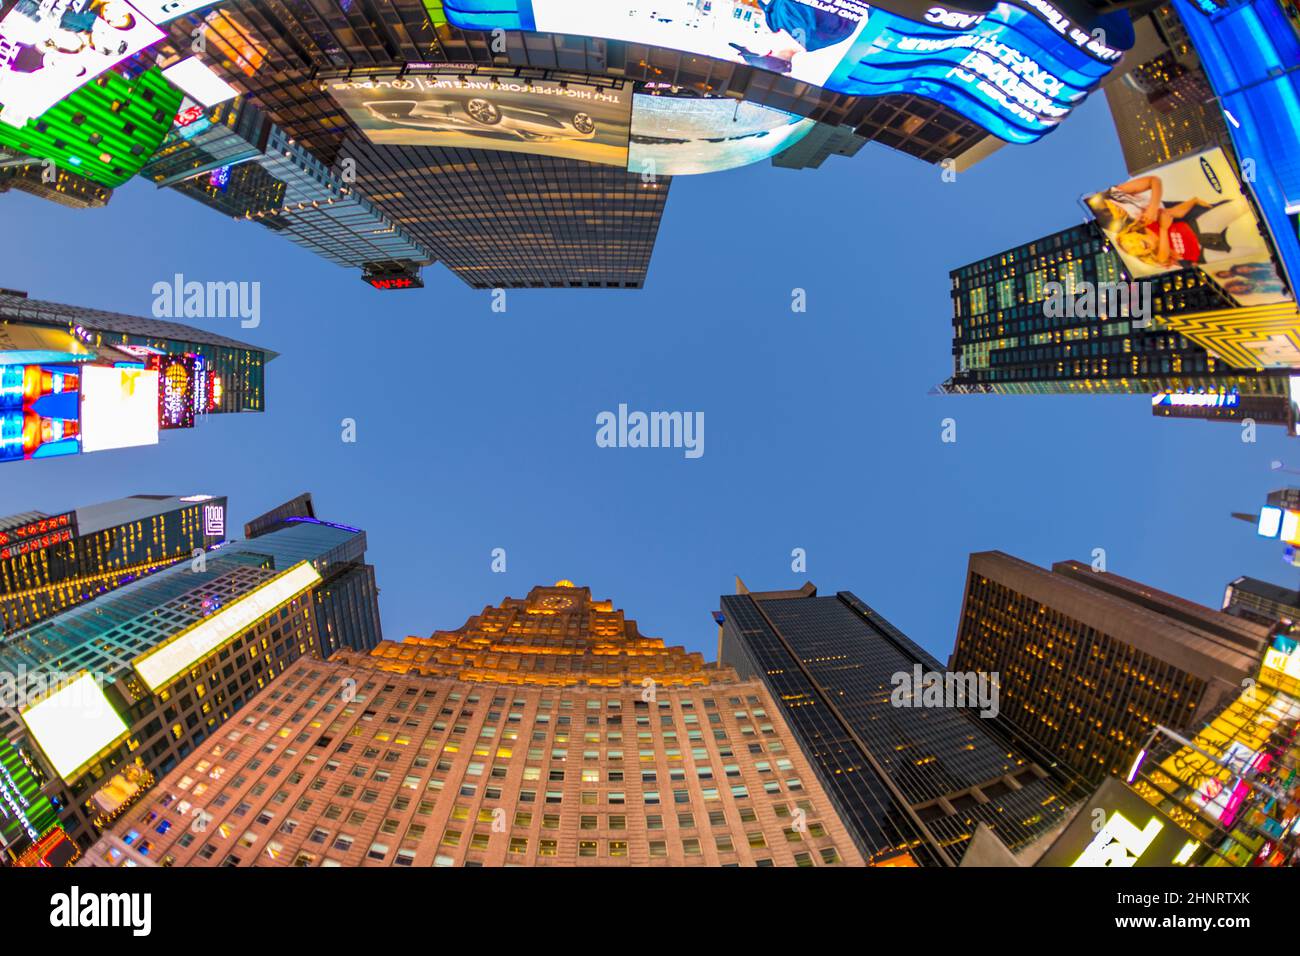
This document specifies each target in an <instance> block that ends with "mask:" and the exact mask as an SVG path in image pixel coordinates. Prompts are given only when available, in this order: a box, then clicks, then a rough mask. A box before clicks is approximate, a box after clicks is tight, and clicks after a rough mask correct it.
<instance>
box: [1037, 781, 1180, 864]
mask: <svg viewBox="0 0 1300 956" xmlns="http://www.w3.org/2000/svg"><path fill="white" fill-rule="evenodd" d="M1098 810H1100V811H1101V813H1100V814H1099V813H1097V811H1098ZM1099 824H1100V825H1099ZM1197 848H1198V843H1197V841H1196V840H1194V839H1193V838H1192V837H1191V835H1190V834H1188V833H1187V832H1185V831H1184V830H1182V829H1181V828H1180V827H1179V826H1178V825H1177V824H1175V823H1174V822H1173V820H1171V819H1170V818H1169V817H1167V816H1165V815H1164V814H1163V813H1161V812H1160V811H1159V810H1158V809H1156V808H1155V807H1153V806H1151V805H1150V804H1149V803H1147V802H1146V801H1145V800H1143V799H1142V798H1141V797H1140V796H1138V795H1137V793H1135V792H1134V791H1132V790H1130V789H1129V788H1128V787H1127V786H1125V785H1124V783H1123V782H1122V781H1120V780H1118V779H1115V778H1113V777H1112V778H1110V779H1109V780H1106V781H1105V782H1104V783H1102V785H1101V786H1100V787H1099V788H1098V789H1097V792H1096V793H1094V794H1093V795H1092V796H1091V797H1090V798H1089V799H1088V800H1085V801H1084V802H1083V805H1082V807H1080V809H1079V811H1078V813H1076V814H1075V816H1074V819H1073V820H1072V821H1071V822H1070V824H1069V826H1067V827H1066V828H1065V830H1064V831H1063V832H1062V833H1061V836H1060V837H1058V838H1057V840H1056V841H1055V842H1054V843H1053V844H1052V845H1051V846H1050V847H1049V848H1048V850H1047V852H1046V853H1044V854H1043V856H1042V857H1041V858H1040V859H1039V860H1038V862H1037V864H1036V865H1037V866H1077V867H1094V866H1116V867H1133V866H1142V867H1147V866H1178V865H1181V864H1183V863H1185V862H1187V861H1188V860H1189V859H1190V858H1191V856H1192V854H1193V853H1194V852H1195V851H1196V849H1197Z"/></svg>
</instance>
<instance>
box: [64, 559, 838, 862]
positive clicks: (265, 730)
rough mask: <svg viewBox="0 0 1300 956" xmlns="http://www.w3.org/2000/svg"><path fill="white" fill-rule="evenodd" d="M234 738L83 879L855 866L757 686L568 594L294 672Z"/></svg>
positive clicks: (142, 815)
mask: <svg viewBox="0 0 1300 956" xmlns="http://www.w3.org/2000/svg"><path fill="white" fill-rule="evenodd" d="M223 729H224V730H226V731H228V732H227V733H223V734H222V735H220V737H219V738H214V740H213V742H212V743H213V746H212V747H211V748H210V749H208V748H205V749H204V750H203V751H202V752H196V753H195V754H194V755H193V757H192V759H190V760H187V761H185V762H183V763H182V764H181V765H180V766H179V767H177V768H176V770H175V771H174V772H173V773H172V774H170V775H168V776H167V777H166V778H165V779H163V780H162V781H160V782H159V784H158V785H157V786H156V787H155V788H154V789H153V791H152V792H151V793H150V795H149V799H148V800H146V801H144V802H142V803H141V804H140V805H139V807H138V808H137V809H136V810H135V811H134V812H132V813H131V814H128V815H127V816H126V817H124V818H123V819H122V820H121V821H120V823H119V824H118V825H116V826H114V827H113V829H112V830H111V831H110V832H109V833H107V834H105V836H104V838H103V839H102V840H100V842H99V843H98V844H97V845H96V846H95V847H94V848H93V849H91V850H90V851H89V852H88V854H87V855H86V857H85V858H84V862H85V865H90V866H106V865H122V864H124V863H134V864H150V863H154V864H161V865H164V866H172V865H175V866H195V865H203V866H222V865H224V866H254V865H256V866H500V865H536V866H548V865H550V866H554V865H560V866H690V865H697V866H792V865H800V866H836V865H853V864H860V863H861V862H862V859H861V857H860V856H859V854H858V853H857V850H856V849H855V848H854V846H853V841H852V840H851V839H850V838H849V836H848V833H847V831H846V830H845V828H844V827H843V825H842V824H841V823H840V821H839V819H838V817H837V816H836V814H835V812H834V810H833V808H832V806H831V803H830V801H829V799H828V798H827V796H826V794H825V793H824V791H823V790H822V788H821V787H820V785H819V784H818V782H817V779H816V775H815V774H814V773H813V772H812V770H811V768H810V767H809V765H808V763H807V761H806V760H805V759H804V757H803V755H802V754H801V753H800V751H799V748H798V746H796V745H795V744H794V741H793V738H792V737H791V735H790V733H789V731H788V729H787V727H786V725H785V724H784V722H783V720H782V718H781V715H780V713H779V711H778V710H777V709H776V708H775V706H774V705H773V703H772V701H771V698H770V697H769V695H768V694H767V692H766V690H765V689H764V687H763V685H762V684H761V683H760V682H757V681H752V680H742V679H739V678H738V677H737V675H736V674H735V673H734V672H731V671H730V670H729V669H727V668H725V667H719V666H717V665H710V664H706V663H705V662H704V660H703V658H702V656H701V655H699V654H690V653H687V652H685V651H684V650H683V649H682V648H679V647H667V646H665V645H664V642H663V641H661V640H658V639H655V638H650V637H646V636H644V635H642V634H641V633H640V632H639V630H638V628H637V626H636V622H635V621H631V620H628V619H626V618H625V617H624V616H623V613H622V612H621V611H618V610H615V609H614V607H613V605H612V604H611V603H610V602H608V601H595V600H593V599H592V597H591V593H590V590H589V589H587V588H582V587H575V586H574V585H573V584H572V583H570V582H567V581H561V582H558V583H557V584H556V585H555V586H554V587H537V588H533V589H532V591H530V592H529V594H528V597H527V598H525V599H515V598H507V599H506V600H505V601H504V602H502V603H501V604H500V605H499V606H497V607H487V608H485V609H484V610H483V612H482V614H478V615H475V616H474V617H471V618H470V619H469V621H468V622H467V623H466V624H465V625H464V626H463V627H461V628H458V629H456V630H452V631H437V632H435V633H434V634H433V635H432V636H430V637H428V638H414V637H412V638H407V639H406V640H405V641H403V642H400V643H398V642H384V643H383V644H381V645H380V646H379V647H378V648H376V649H375V650H374V651H373V652H372V653H371V654H370V655H361V654H357V653H354V652H351V651H346V652H342V653H340V654H338V655H336V656H335V657H334V658H333V659H331V660H330V661H329V662H325V663H322V662H317V661H311V662H308V661H306V660H303V661H300V662H298V664H296V665H294V666H293V667H291V668H290V669H289V671H288V672H287V673H286V674H285V675H284V676H283V677H282V678H281V679H280V680H277V681H276V682H275V683H274V684H272V685H271V686H270V687H268V688H267V689H266V690H265V691H264V692H263V693H262V694H261V695H259V697H258V698H257V699H256V700H255V701H254V702H253V703H252V705H251V706H250V707H249V708H248V710H247V712H246V715H245V716H243V717H241V718H239V719H238V720H235V721H232V722H231V723H230V724H228V725H227V726H226V728H223ZM214 781H220V783H216V782H214ZM196 822H197V824H198V825H196Z"/></svg>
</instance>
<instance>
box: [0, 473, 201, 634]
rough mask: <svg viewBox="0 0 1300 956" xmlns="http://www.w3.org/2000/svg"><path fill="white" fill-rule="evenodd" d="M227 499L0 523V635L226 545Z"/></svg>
mask: <svg viewBox="0 0 1300 956" xmlns="http://www.w3.org/2000/svg"><path fill="white" fill-rule="evenodd" d="M225 512H226V499H225V498H224V497H213V496H212V495H188V496H186V497H183V498H178V497H176V496H173V495H132V496H130V497H128V498H119V499H117V500H116V501H106V502H103V503H102V504H97V505H89V506H86V507H81V508H76V509H74V510H72V511H66V512H60V513H58V514H45V513H44V512H38V511H29V512H24V513H22V514H17V515H12V516H10V517H8V518H0V629H2V630H3V633H5V634H10V633H12V632H14V631H16V630H18V629H20V628H24V627H28V626H30V625H32V624H35V623H37V622H38V621H42V620H44V619H45V618H47V617H49V616H51V615H53V614H57V613H58V612H60V611H64V610H67V609H68V608H71V607H75V606H76V605H78V604H81V603H83V602H85V601H89V600H92V599H94V598H96V597H99V596H100V595H102V594H107V593H108V592H109V591H112V590H114V589H116V588H118V587H121V586H122V585H124V584H128V583H130V582H131V581H134V580H137V579H138V578H141V577H144V576H145V575H147V574H152V573H154V572H155V571H158V570H161V569H162V568H166V567H170V566H171V565H173V564H175V563H176V562H178V561H182V560H188V559H189V558H190V557H191V556H192V553H193V551H194V549H196V548H198V549H200V550H202V549H206V548H212V547H216V546H217V545H219V544H221V543H222V542H224V541H225V537H226V535H225Z"/></svg>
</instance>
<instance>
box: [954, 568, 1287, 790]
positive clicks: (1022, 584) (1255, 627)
mask: <svg viewBox="0 0 1300 956" xmlns="http://www.w3.org/2000/svg"><path fill="white" fill-rule="evenodd" d="M1269 635H1270V632H1269V628H1267V627H1263V626H1261V625H1259V624H1255V623H1252V622H1249V621H1245V620H1241V619H1239V618H1236V617H1231V616H1229V615H1227V614H1224V613H1222V612H1221V611H1215V610H1212V609H1210V608H1207V607H1202V606H1201V605H1199V604H1195V603H1193V602H1192V601H1187V600H1184V599H1182V598H1178V597H1175V596H1173V595H1171V594H1165V593H1164V592H1162V591H1157V590H1156V589H1154V588H1150V587H1147V586H1145V585H1142V584H1139V583H1137V582H1136V581H1131V580H1129V579H1128V578H1124V577H1120V576H1119V575H1116V574H1112V573H1110V572H1106V571H1094V570H1092V568H1091V567H1090V566H1088V565H1086V564H1081V563H1080V562H1078V561H1062V562H1059V563H1057V564H1054V565H1053V566H1052V569H1051V571H1045V570H1043V569H1042V568H1039V567H1036V566H1034V565H1032V564H1029V563H1028V562H1025V561H1021V560H1019V559H1018V558H1014V557H1011V556H1009V555H1006V554H1002V553H1001V552H997V551H987V552H980V553H978V554H973V555H971V558H970V566H969V570H968V572H967V576H966V593H965V599H964V601H963V604H962V612H961V622H960V624H959V626H958V631H957V644H956V647H955V648H954V650H953V654H952V661H951V666H952V668H953V669H954V670H959V671H960V670H966V669H978V670H981V671H991V672H996V673H997V674H999V675H1000V685H1001V712H1000V714H999V715H998V718H997V720H998V722H999V723H1002V724H1004V725H1005V726H1006V727H1008V728H1009V729H1010V730H1011V731H1012V732H1013V733H1015V734H1017V735H1019V736H1020V737H1021V738H1023V739H1025V740H1029V741H1032V742H1034V743H1035V744H1036V745H1037V746H1038V747H1039V748H1041V749H1042V750H1044V751H1046V752H1047V753H1050V754H1051V755H1052V756H1054V757H1055V758H1056V759H1058V760H1060V761H1061V762H1062V763H1064V764H1066V765H1068V766H1069V767H1071V768H1072V769H1073V770H1075V771H1076V772H1077V773H1078V774H1080V775H1081V776H1083V777H1084V778H1086V779H1087V780H1089V781H1090V782H1092V783H1098V782H1100V781H1101V780H1102V779H1103V778H1104V777H1107V776H1111V775H1115V774H1121V775H1122V774H1125V773H1127V772H1128V769H1129V766H1130V765H1131V764H1132V762H1133V758H1134V757H1135V756H1136V755H1137V753H1138V751H1139V749H1140V748H1141V747H1142V744H1143V740H1144V739H1145V738H1146V737H1147V736H1148V735H1149V734H1150V732H1151V731H1152V729H1153V728H1154V727H1155V726H1157V725H1163V726H1166V727H1169V728H1170V729H1173V730H1178V731H1181V730H1186V729H1188V728H1192V727H1196V726H1199V724H1200V723H1201V722H1203V721H1204V720H1206V719H1207V716H1208V715H1210V714H1213V713H1215V712H1216V711H1217V709H1218V708H1221V707H1222V706H1224V705H1225V704H1226V703H1227V702H1228V701H1229V700H1231V699H1232V697H1233V696H1235V694H1236V693H1237V692H1238V691H1239V690H1240V689H1241V686H1242V680H1244V679H1245V678H1247V677H1250V676H1252V675H1253V674H1254V673H1255V670H1256V669H1257V667H1258V666H1259V661H1260V659H1261V657H1262V656H1263V654H1264V651H1265V649H1266V648H1267V646H1268V642H1269Z"/></svg>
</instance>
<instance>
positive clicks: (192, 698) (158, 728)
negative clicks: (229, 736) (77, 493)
mask: <svg viewBox="0 0 1300 956" xmlns="http://www.w3.org/2000/svg"><path fill="white" fill-rule="evenodd" d="M364 555H365V534H364V532H361V531H357V530H355V529H345V528H343V527H342V526H338V525H328V524H325V523H323V522H320V523H298V524H292V525H289V526H286V527H283V528H280V529H278V530H276V531H273V532H269V533H267V534H265V535H263V536H261V537H259V538H257V539H256V540H254V541H245V542H236V543H233V544H226V545H223V546H220V547H216V548H213V549H212V550H211V551H208V552H201V553H200V554H199V555H196V556H195V557H193V558H191V559H190V560H189V561H186V562H184V563H183V564H181V565H180V566H176V567H172V568H168V569H166V570H163V571H159V572H158V573H156V574H154V575H151V576H150V577H148V578H145V579H143V580H138V581H135V582H133V583H131V584H128V585H126V586H124V587H120V588H118V589H117V590H116V591H114V592H113V593H111V594H108V595H105V596H104V597H102V598H99V599H97V600H95V601H91V602H89V603H86V604H83V605H81V606H78V607H74V608H72V609H70V610H67V611H63V612H62V613H60V614H57V615H54V616H53V617H50V618H48V619H47V620H45V621H43V622H41V623H40V624H37V625H35V626H34V627H30V628H27V629H25V630H23V631H20V632H18V633H16V634H15V635H13V636H12V637H11V638H10V639H9V640H7V641H6V643H5V645H4V647H3V648H0V674H3V675H4V679H3V684H2V685H0V691H2V692H3V699H2V700H0V705H3V706H0V737H2V738H3V739H4V740H7V741H8V742H9V743H10V745H11V746H13V747H14V748H15V749H16V750H17V751H18V752H19V755H20V757H21V758H22V760H23V761H24V763H25V765H27V766H29V767H30V768H31V770H32V773H33V774H34V775H35V776H36V777H37V779H38V780H39V781H40V783H41V792H42V793H43V794H44V795H45V796H46V797H48V798H49V799H50V801H51V802H52V804H53V805H54V806H55V807H56V808H57V809H58V811H59V816H60V819H61V823H62V826H63V827H64V828H65V829H66V830H67V832H68V833H69V834H70V835H71V836H72V837H73V838H74V839H75V840H76V841H77V842H78V843H79V844H81V845H82V846H86V845H89V843H90V842H92V841H93V840H94V839H95V838H96V836H97V835H98V833H99V831H100V830H101V829H103V828H104V827H105V826H106V825H107V824H108V823H109V822H110V821H111V820H113V819H114V818H115V817H116V816H117V815H118V814H120V813H121V812H122V811H124V810H125V809H126V808H127V807H128V806H130V804H131V803H132V802H133V801H135V800H136V799H138V798H139V797H140V795H141V794H142V793H143V792H144V791H145V790H146V789H147V788H148V787H149V786H150V784H152V782H153V781H154V779H156V777H157V776H160V775H162V774H164V773H166V772H167V771H168V770H170V769H171V768H172V767H173V766H175V765H176V763H177V761H178V760H180V759H181V758H183V757H184V756H185V755H187V754H189V753H191V752H192V751H193V750H194V748H195V747H197V746H199V745H200V743H201V742H202V741H204V740H207V739H209V738H211V737H214V735H216V734H217V733H218V732H219V731H220V729H221V726H222V724H223V723H224V722H225V721H227V720H228V719H229V718H230V717H231V716H232V715H233V714H235V713H237V712H238V711H239V710H240V709H241V708H242V707H244V705H246V704H247V702H248V701H249V700H250V699H251V698H252V697H253V696H255V695H256V694H257V693H258V691H259V690H260V689H261V688H263V687H265V686H266V685H267V683H268V682H269V681H270V680H271V679H272V678H274V677H275V676H276V675H277V674H280V673H281V672H283V671H284V669H285V668H286V667H288V666H289V665H290V664H292V662H293V661H295V660H296V659H298V658H299V657H301V656H304V655H310V656H317V657H319V656H322V652H323V651H326V650H329V651H332V650H333V649H334V648H336V647H338V646H351V647H355V648H357V649H358V650H365V649H367V646H368V644H369V642H370V641H371V639H372V638H375V639H377V637H378V635H377V634H375V635H372V634H368V633H367V632H366V631H364V630H355V631H354V630H352V629H350V628H349V629H347V630H343V629H341V627H340V624H342V623H346V622H347V621H348V620H349V619H352V618H358V617H361V616H362V612H357V611H350V610H348V609H347V607H346V605H347V603H348V602H350V601H357V600H360V599H362V598H363V597H364V598H368V600H369V602H370V603H371V604H373V601H374V594H373V592H371V593H370V594H369V595H361V594H360V593H359V590H358V589H357V587H356V586H355V578H354V577H353V576H352V575H353V572H354V571H355V569H356V568H357V567H358V566H359V565H361V564H363V563H364ZM340 579H342V580H343V584H344V586H343V588H342V592H341V593H338V592H335V590H334V589H335V585H336V584H337V583H338V582H339V580H340ZM373 618H374V620H375V621H376V622H377V620H378V615H377V611H376V612H374V613H373ZM13 849H15V850H19V849H21V848H13Z"/></svg>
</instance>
